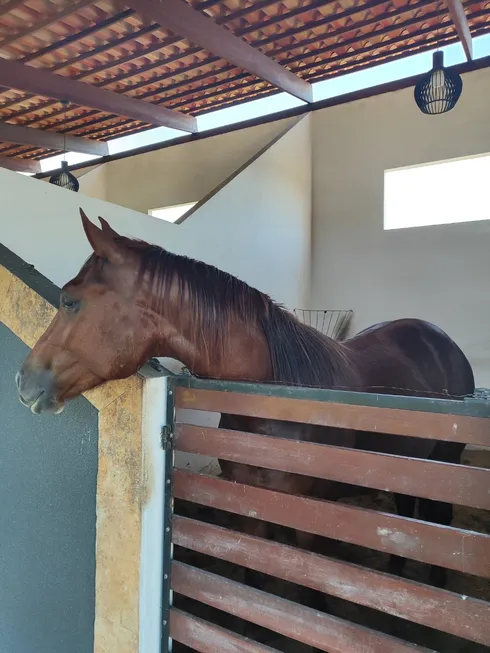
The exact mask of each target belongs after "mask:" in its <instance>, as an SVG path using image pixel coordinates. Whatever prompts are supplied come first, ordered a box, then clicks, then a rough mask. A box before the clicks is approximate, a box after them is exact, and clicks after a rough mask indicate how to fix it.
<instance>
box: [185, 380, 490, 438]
mask: <svg viewBox="0 0 490 653" xmlns="http://www.w3.org/2000/svg"><path fill="white" fill-rule="evenodd" d="M175 396H176V406H177V408H187V409H192V410H203V411H209V412H216V413H229V414H231V415H247V416H249V417H262V418H266V419H278V420H286V421H291V422H299V423H301V424H318V425H321V426H333V427H337V428H345V429H353V430H358V431H370V432H371V431H373V432H376V431H377V432H379V433H392V434H393V435H408V436H411V437H414V438H431V439H434V440H445V441H450V442H461V443H465V444H479V445H483V446H489V445H490V423H489V420H488V419H487V418H480V417H467V416H462V415H446V414H440V413H428V412H427V413H424V412H418V411H413V410H400V409H395V408H378V407H375V406H358V405H347V404H337V403H331V402H321V401H311V400H308V399H292V398H284V397H264V396H261V395H252V394H242V393H235V392H219V391H215V390H190V389H188V388H177V390H176V395H175Z"/></svg>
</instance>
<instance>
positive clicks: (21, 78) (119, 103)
mask: <svg viewBox="0 0 490 653" xmlns="http://www.w3.org/2000/svg"><path fill="white" fill-rule="evenodd" d="M0 86H5V87H7V88H15V89H18V90H19V91H27V92H28V93H34V94H36V95H41V96H43V97H50V98H53V99H56V100H61V101H68V102H73V103H74V104H76V105H80V106H82V107H90V108H92V109H97V110H99V111H104V112H107V113H115V114H116V115H119V116H124V117H128V118H133V119H135V120H140V121H142V122H144V123H149V124H150V125H158V126H163V127H172V128H173V129H180V130H181V131H186V132H195V131H196V130H197V123H196V120H195V118H192V117H191V116H186V115H184V114H183V113H179V112H178V111H172V110H171V109H166V108H165V107H161V106H156V105H154V104H150V103H149V102H144V101H140V100H136V99H134V98H132V97H129V96H127V95H122V94H119V93H115V92H114V91H108V90H106V89H102V88H96V87H95V86H90V85H89V84H84V83H83V82H77V81H74V80H73V79H70V78H69V77H63V76H61V75H55V74H53V73H50V72H47V71H45V70H42V69H41V68H33V67H32V66H28V65H23V64H20V63H18V62H16V61H7V60H6V59H1V58H0Z"/></svg>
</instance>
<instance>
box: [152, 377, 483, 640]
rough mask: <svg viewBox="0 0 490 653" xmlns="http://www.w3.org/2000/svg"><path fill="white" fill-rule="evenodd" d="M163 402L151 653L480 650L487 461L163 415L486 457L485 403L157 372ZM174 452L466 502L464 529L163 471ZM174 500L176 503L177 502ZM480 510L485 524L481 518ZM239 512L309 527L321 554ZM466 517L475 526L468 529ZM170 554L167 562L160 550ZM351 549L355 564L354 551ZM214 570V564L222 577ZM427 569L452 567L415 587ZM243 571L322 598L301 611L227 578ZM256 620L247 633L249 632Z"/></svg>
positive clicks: (294, 526) (185, 471) (301, 528)
mask: <svg viewBox="0 0 490 653" xmlns="http://www.w3.org/2000/svg"><path fill="white" fill-rule="evenodd" d="M167 401H168V412H167V415H168V416H169V419H168V422H169V423H168V425H167V427H166V429H165V432H164V437H163V443H164V446H165V448H166V450H167V454H168V455H166V460H167V469H166V473H167V477H166V484H165V487H166V500H165V504H166V507H167V508H168V509H167V510H166V520H165V524H164V525H165V530H166V534H168V535H169V536H170V535H171V537H166V538H165V540H166V542H167V545H166V546H165V547H164V549H165V550H164V583H163V591H164V596H163V616H162V619H163V624H164V627H163V631H162V653H167V652H168V651H170V650H173V651H174V652H175V651H181V650H182V651H187V650H195V651H200V652H202V653H211V652H212V653H229V652H230V651H233V652H236V653H274V652H276V653H277V651H278V650H283V651H286V650H287V651H295V652H296V651H316V650H319V651H334V652H336V653H361V652H362V653H371V652H372V653H406V652H407V653H408V652H409V651H411V652H413V651H439V653H452V651H455V652H456V651H461V652H463V651H464V652H465V653H466V652H471V653H473V651H475V652H477V651H478V652H480V651H484V650H488V649H487V648H486V647H489V646H490V520H489V519H488V514H487V513H483V512H482V511H488V510H489V509H490V469H486V468H485V467H484V466H472V465H468V464H448V463H442V462H437V461H433V460H425V459H418V458H408V457H404V456H395V455H388V454H380V453H373V452H369V451H362V450H358V449H349V448H345V447H341V446H332V445H324V444H316V443H313V442H303V441H301V442H300V441H295V440H291V439H286V438H279V437H270V436H264V435H259V434H254V433H245V432H239V431H231V430H224V429H220V428H217V427H216V428H214V427H201V426H195V425H191V424H186V423H182V422H179V421H177V420H176V419H175V411H178V410H179V409H194V410H199V411H208V412H211V413H228V414H232V415H244V416H250V417H258V418H270V419H275V420H286V421H290V422H298V423H307V424H316V425H321V426H333V427H338V428H344V429H354V430H361V431H375V432H379V433H389V434H392V435H393V437H397V436H409V437H413V438H430V439H434V440H443V441H450V442H458V443H464V444H465V445H473V448H474V449H476V450H477V449H478V448H480V449H481V450H484V449H485V448H486V447H490V419H489V418H490V401H489V400H488V397H487V396H484V395H483V394H480V396H478V395H475V396H474V397H468V398H466V399H464V400H461V401H456V400H449V399H431V398H418V397H402V396H388V395H377V394H367V393H356V392H345V391H340V390H318V389H307V388H291V387H284V386H272V385H258V384H245V383H230V382H221V381H208V380H199V379H195V378H193V377H191V376H189V375H180V376H173V377H170V378H169V379H168V397H167ZM173 452H185V453H186V454H195V455H202V456H207V457H213V458H217V459H221V460H227V461H233V462H240V463H244V464H247V465H253V466H258V467H261V468H267V469H273V470H279V471H282V472H290V473H294V474H298V475H304V476H309V477H315V478H319V479H327V480H331V481H334V482H338V483H345V484H351V485H355V486H356V487H358V488H365V489H366V491H370V490H371V491H373V492H376V491H382V492H390V493H391V492H394V493H403V494H405V495H410V496H414V497H417V498H426V499H432V500H434V501H444V502H448V503H452V504H454V505H455V506H457V507H458V509H459V510H463V511H466V512H465V513H464V514H466V515H467V520H466V522H464V519H463V522H464V525H463V527H461V525H460V526H458V525H454V523H453V525H452V526H450V527H447V526H441V525H439V524H435V523H429V522H426V521H422V520H421V519H419V518H406V517H401V516H399V515H397V514H396V513H393V511H392V512H390V511H389V510H387V509H386V506H385V505H384V504H383V505H381V507H379V506H378V505H376V504H375V506H374V509H373V508H372V507H371V508H366V507H359V506H353V505H351V504H349V502H337V501H327V500H321V499H316V498H311V497H306V496H295V495H290V494H284V493H280V492H276V491H274V490H271V489H267V488H264V487H259V486H250V485H244V484H241V483H236V482H230V481H228V480H226V479H224V478H221V477H219V476H212V475H209V474H203V473H198V472H195V471H190V470H189V469H179V468H176V467H174V466H173V462H172V460H173ZM489 453H490V452H489ZM177 504H179V505H181V506H184V507H186V509H185V510H182V509H180V508H179V509H178V510H177V508H176V509H175V510H174V505H175V506H177ZM471 511H473V512H471ZM483 514H485V515H486V521H485V517H483V518H480V516H481V515H483ZM468 515H469V517H468ZM475 515H476V517H475ZM223 516H224V518H223ZM239 516H241V517H244V516H245V517H247V516H248V517H253V518H254V519H257V520H261V521H263V522H267V523H269V524H272V525H274V528H279V529H281V528H282V529H283V530H284V529H286V530H285V531H284V532H286V531H287V529H295V530H296V531H301V532H304V533H308V534H313V535H315V536H320V537H321V538H322V540H321V541H322V542H323V543H324V545H325V548H324V550H320V552H318V551H316V550H315V552H312V551H309V550H305V549H301V548H298V547H297V546H294V547H293V546H291V545H290V544H289V543H288V542H287V538H285V536H284V532H283V537H282V539H283V540H284V539H285V541H281V538H280V537H278V538H276V537H275V538H274V539H273V540H272V539H264V538H259V537H256V536H254V535H250V534H247V533H244V532H239V531H238V530H237V528H236V525H235V523H234V522H233V519H234V518H236V517H239ZM222 518H223V519H222ZM478 518H480V522H479V523H481V524H483V527H482V528H481V529H480V528H479V527H478V526H477V525H476V524H477V523H478ZM485 524H486V528H485ZM485 531H486V532H485ZM323 538H326V539H323ZM170 543H171V544H170ZM330 544H334V545H335V544H336V545H338V546H340V547H344V548H345V547H347V548H349V547H351V549H352V551H351V552H354V553H355V555H357V558H355V556H354V561H352V559H347V560H346V559H344V558H343V557H340V556H339V555H338V553H337V554H335V555H331V554H330V548H329V545H330ZM174 547H176V548H175V551H177V550H178V551H179V555H177V554H176V555H173V551H174ZM360 553H364V554H367V558H366V559H364V558H362V556H361V557H359V556H360ZM389 555H395V556H401V557H403V558H406V559H408V560H409V561H411V562H409V565H412V567H413V569H415V570H416V571H417V570H419V572H420V573H419V575H418V576H417V574H416V573H415V572H414V573H411V574H410V572H409V573H408V576H409V577H403V576H396V575H391V574H389V573H386V570H385V569H384V567H383V564H384V563H383V562H382V560H383V556H384V557H385V558H384V559H386V558H388V556H389ZM199 556H201V557H200V558H199ZM373 560H374V563H373ZM196 561H197V562H196ZM203 561H204V562H203ZM210 561H211V562H210ZM380 561H381V562H380ZM219 565H224V566H223V569H224V572H223V573H222V572H221V571H219V570H220V566H219ZM427 565H437V566H439V567H444V568H445V569H447V570H450V578H451V582H450V583H449V588H448V589H440V588H437V587H434V586H432V585H430V584H428V583H427V582H425V581H424V578H423V573H425V572H423V570H424V569H425V570H427ZM243 569H249V570H252V571H253V572H260V573H262V574H265V575H266V576H265V578H266V579H267V580H268V581H271V582H275V581H278V582H283V583H285V584H286V585H287V587H289V588H291V587H292V588H294V589H296V588H297V589H298V591H299V589H300V588H306V590H307V591H312V592H316V593H317V595H321V596H324V598H325V601H326V603H325V606H326V607H324V608H323V609H317V608H316V607H309V605H304V604H303V603H301V602H298V601H296V600H291V598H289V597H287V596H285V595H284V594H281V592H277V591H275V590H274V591H272V592H271V591H264V589H257V588H256V587H253V586H249V585H246V584H244V582H243V581H242V580H241V579H240V577H239V573H241V572H242V571H243ZM413 569H412V571H413ZM217 570H218V571H217ZM230 570H231V571H230ZM417 573H418V572H417ZM420 574H422V576H420ZM237 576H238V579H237ZM463 590H464V591H463ZM332 602H333V603H332ZM335 602H336V603H335ZM331 605H335V606H336V607H335V609H333V610H331V609H330V608H331ZM346 605H347V606H350V608H355V609H356V610H361V611H362V610H364V612H365V618H363V619H359V618H358V617H356V618H353V619H351V618H350V617H349V614H351V613H352V610H351V612H349V611H348V610H347V613H346V612H345V610H344V612H342V606H344V608H345V606H346ZM339 606H340V607H339ZM356 614H358V613H357V612H356ZM366 615H367V616H366ZM384 619H387V620H391V621H388V622H386V623H387V624H388V626H386V624H385V625H383V624H384V623H385V622H384V621H383V620H384ZM373 624H375V625H374V626H373ZM390 624H391V625H390ZM254 627H255V628H256V632H259V636H257V637H255V636H254V634H253V632H252V634H251V632H250V629H251V628H252V631H253V628H254ZM257 629H258V630H257ZM440 638H443V639H440ZM444 638H446V639H444ZM298 643H301V644H298ZM291 644H293V645H292V647H291ZM288 645H289V646H290V648H288ZM302 645H306V648H301V646H302ZM276 646H277V647H278V648H275V647H276ZM466 646H469V648H465V647H466ZM308 647H311V648H308Z"/></svg>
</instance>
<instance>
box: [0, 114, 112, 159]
mask: <svg viewBox="0 0 490 653" xmlns="http://www.w3.org/2000/svg"><path fill="white" fill-rule="evenodd" d="M0 141H4V142H5V143H15V144H17V145H38V146H39V147H45V148H47V149H49V150H66V151H67V152H81V153H83V154H94V155H95V156H105V155H106V154H109V146H108V144H107V143H105V142H102V141H94V140H91V139H89V138H80V137H79V136H70V134H57V133H55V132H49V131H43V130H41V129H33V128H32V127H24V126H21V125H9V124H8V123H6V122H4V123H0Z"/></svg>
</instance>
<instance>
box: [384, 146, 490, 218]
mask: <svg viewBox="0 0 490 653" xmlns="http://www.w3.org/2000/svg"><path fill="white" fill-rule="evenodd" d="M489 183H490V155H489V154H485V155H481V156H473V157H466V158H462V159H453V160H451V161H443V162H439V163H430V164H426V165H421V166H412V167H409V168H399V169H397V170H385V175H384V228H385V229H406V228H408V227H426V226H429V225H440V224H455V223H458V222H476V221H478V220H490V201H489V200H488V186H489Z"/></svg>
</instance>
